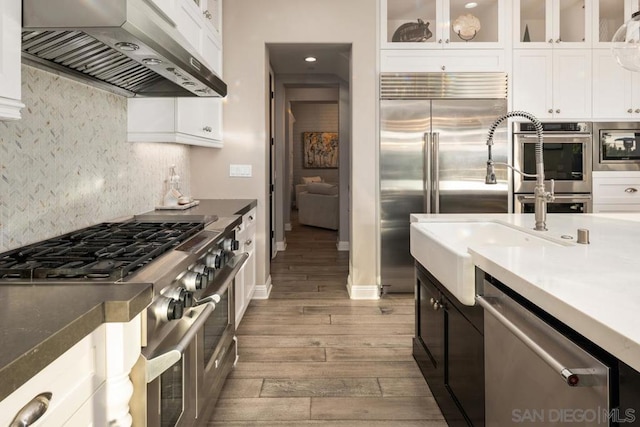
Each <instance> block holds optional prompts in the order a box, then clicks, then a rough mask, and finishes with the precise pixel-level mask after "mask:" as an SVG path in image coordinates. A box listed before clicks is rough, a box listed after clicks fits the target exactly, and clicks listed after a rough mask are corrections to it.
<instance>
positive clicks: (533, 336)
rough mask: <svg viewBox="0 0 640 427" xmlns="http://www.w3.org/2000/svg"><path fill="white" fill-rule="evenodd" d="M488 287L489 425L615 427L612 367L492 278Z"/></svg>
mask: <svg viewBox="0 0 640 427" xmlns="http://www.w3.org/2000/svg"><path fill="white" fill-rule="evenodd" d="M483 288H484V289H483V291H482V292H481V293H482V295H481V296H477V297H476V301H477V303H478V304H479V305H480V306H482V307H483V308H484V312H485V316H484V340H485V341H484V352H485V357H484V360H485V394H486V396H485V399H486V400H485V409H486V412H485V421H486V425H487V426H505V425H512V424H524V425H527V424H528V425H536V426H541V425H544V426H555V425H560V424H566V423H574V425H583V426H587V425H588V426H591V425H600V426H603V425H609V417H610V414H611V411H610V404H611V402H610V393H609V376H610V368H609V367H608V366H606V365H604V364H603V363H601V362H600V361H599V360H598V359H596V358H595V357H594V356H592V355H591V354H589V353H588V352H586V351H585V350H584V349H583V348H582V347H580V346H578V345H576V344H575V343H573V342H572V341H571V340H569V339H568V338H567V337H566V336H564V335H563V334H562V333H560V332H559V331H558V330H557V329H555V328H554V327H552V326H550V325H549V324H548V323H547V322H545V321H544V320H542V319H541V318H540V317H538V316H537V315H536V314H534V313H533V312H531V311H530V310H528V309H527V308H525V307H524V306H523V305H521V304H520V303H519V302H517V301H515V300H514V299H512V298H511V297H510V296H509V295H506V294H505V293H504V292H502V290H500V289H498V288H497V287H496V286H494V285H493V284H491V283H489V282H488V281H487V280H484V281H483Z"/></svg>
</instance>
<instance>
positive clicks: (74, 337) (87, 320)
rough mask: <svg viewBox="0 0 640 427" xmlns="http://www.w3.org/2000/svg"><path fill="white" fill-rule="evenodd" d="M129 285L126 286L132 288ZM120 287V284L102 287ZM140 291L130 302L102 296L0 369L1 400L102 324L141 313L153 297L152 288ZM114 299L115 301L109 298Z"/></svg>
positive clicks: (134, 294) (128, 319) (128, 318)
mask: <svg viewBox="0 0 640 427" xmlns="http://www.w3.org/2000/svg"><path fill="white" fill-rule="evenodd" d="M130 285H131V284H127V285H125V286H127V287H129V289H131V286H130ZM101 286H102V285H101ZM105 286H109V287H115V288H117V287H121V286H123V285H119V284H114V285H105ZM135 286H137V287H140V288H141V289H140V290H139V291H137V292H135V291H134V293H133V294H132V295H131V296H130V298H129V299H123V298H121V297H117V296H116V295H114V296H109V295H105V297H104V299H103V301H100V302H97V303H96V304H95V305H94V306H93V307H91V308H88V309H86V310H83V312H81V313H78V314H77V317H76V318H75V319H74V320H72V321H70V322H68V323H67V324H65V325H64V326H62V327H60V328H58V330H56V331H55V332H54V333H52V334H51V335H50V336H49V337H48V338H46V339H44V340H42V341H40V342H39V343H38V344H36V345H35V346H34V347H32V348H31V349H30V350H29V351H27V352H25V353H23V354H22V355H21V356H19V357H18V358H16V359H14V360H12V361H11V362H9V363H6V364H5V365H4V366H0V400H3V399H5V398H6V397H7V396H9V395H10V394H11V393H13V392H14V391H16V390H17V389H18V388H20V387H21V386H23V385H24V384H25V383H27V382H28V381H29V380H30V379H31V378H32V377H34V376H35V375H36V374H38V372H40V371H41V370H42V369H44V368H46V367H47V366H48V365H49V364H50V363H51V362H53V361H54V360H56V359H57V358H58V357H60V356H61V355H62V354H64V353H65V352H66V351H67V350H69V349H70V348H71V347H73V346H74V345H75V344H77V343H78V342H80V341H81V340H82V339H83V338H84V337H86V336H87V335H89V334H90V333H92V332H93V331H94V330H95V329H96V328H98V327H99V326H100V325H102V324H104V323H112V322H128V321H130V320H132V319H133V318H134V317H135V316H136V315H138V314H139V313H140V312H142V311H143V310H144V309H145V308H146V307H147V306H148V305H149V304H150V303H151V300H152V298H153V290H152V285H150V284H135ZM111 298H114V299H111Z"/></svg>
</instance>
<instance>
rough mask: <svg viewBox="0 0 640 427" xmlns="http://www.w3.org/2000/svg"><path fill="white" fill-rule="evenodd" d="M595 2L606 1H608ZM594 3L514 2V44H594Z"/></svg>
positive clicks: (574, 0) (566, 0) (567, 0)
mask: <svg viewBox="0 0 640 427" xmlns="http://www.w3.org/2000/svg"><path fill="white" fill-rule="evenodd" d="M595 1H600V2H603V3H604V0H595ZM614 1H615V0H614ZM618 1H624V0H618ZM593 3H594V1H590V0H517V1H514V4H513V22H514V32H513V33H514V41H513V43H514V47H516V48H554V49H555V48H579V47H591V37H592V31H591V22H592V21H591V16H592V9H593Z"/></svg>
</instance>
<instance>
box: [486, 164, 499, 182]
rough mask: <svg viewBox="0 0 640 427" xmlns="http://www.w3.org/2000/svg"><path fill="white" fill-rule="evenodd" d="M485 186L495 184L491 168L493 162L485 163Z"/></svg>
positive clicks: (494, 173) (495, 180) (493, 172)
mask: <svg viewBox="0 0 640 427" xmlns="http://www.w3.org/2000/svg"><path fill="white" fill-rule="evenodd" d="M484 183H485V184H497V183H498V180H497V179H496V171H495V169H494V168H493V160H489V161H487V176H486V177H485V179H484Z"/></svg>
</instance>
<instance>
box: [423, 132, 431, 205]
mask: <svg viewBox="0 0 640 427" xmlns="http://www.w3.org/2000/svg"><path fill="white" fill-rule="evenodd" d="M431 138H432V135H431V133H430V132H425V133H424V134H423V135H422V142H423V144H422V163H423V165H422V195H423V197H422V201H423V210H424V213H431V189H430V188H429V185H430V184H429V183H430V182H431Z"/></svg>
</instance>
